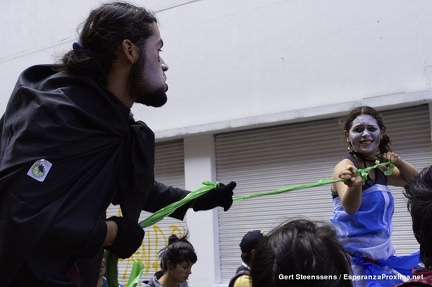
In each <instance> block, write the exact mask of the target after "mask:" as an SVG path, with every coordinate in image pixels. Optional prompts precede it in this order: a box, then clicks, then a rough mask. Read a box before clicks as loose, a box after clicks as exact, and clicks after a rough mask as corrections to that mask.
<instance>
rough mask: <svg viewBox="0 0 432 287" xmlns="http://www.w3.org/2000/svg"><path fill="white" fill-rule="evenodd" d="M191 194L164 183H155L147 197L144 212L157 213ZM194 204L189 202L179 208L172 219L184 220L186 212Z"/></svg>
mask: <svg viewBox="0 0 432 287" xmlns="http://www.w3.org/2000/svg"><path fill="white" fill-rule="evenodd" d="M189 193H190V192H189V191H187V190H184V189H181V188H178V187H173V186H167V185H165V184H163V183H160V182H157V181H154V183H153V186H152V188H151V191H150V192H149V195H148V197H147V200H146V203H145V204H144V206H143V210H145V211H148V212H156V211H158V210H159V209H161V208H163V207H165V206H167V205H169V204H171V203H173V202H176V201H179V200H180V199H182V198H183V197H185V196H186V195H187V194H189ZM191 204H192V202H188V203H186V204H185V205H183V206H181V207H179V208H177V209H176V210H175V211H174V212H173V213H172V214H171V215H170V217H173V218H176V219H180V220H183V218H184V216H185V215H186V212H187V210H188V208H189V207H190V205H191Z"/></svg>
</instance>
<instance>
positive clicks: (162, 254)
mask: <svg viewBox="0 0 432 287" xmlns="http://www.w3.org/2000/svg"><path fill="white" fill-rule="evenodd" d="M187 238H188V234H187V233H186V234H184V235H183V236H182V237H181V238H178V237H177V235H175V234H173V235H171V236H170V237H169V238H168V245H167V246H166V247H165V248H163V249H161V250H160V251H159V258H160V267H161V269H162V271H163V273H165V271H167V269H168V266H167V262H168V260H169V261H170V262H171V264H172V265H173V266H176V265H177V264H179V263H182V262H185V261H189V262H191V263H195V262H197V260H198V257H197V255H196V253H195V249H194V248H193V246H192V244H191V243H190V242H189V241H188V240H187Z"/></svg>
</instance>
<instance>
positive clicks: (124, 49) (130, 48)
mask: <svg viewBox="0 0 432 287" xmlns="http://www.w3.org/2000/svg"><path fill="white" fill-rule="evenodd" d="M121 53H122V54H123V56H124V57H125V58H126V59H127V60H128V61H130V62H131V63H132V64H133V63H135V61H137V60H138V55H139V48H138V46H137V45H135V44H134V43H132V41H131V40H129V39H125V40H123V41H122V42H121Z"/></svg>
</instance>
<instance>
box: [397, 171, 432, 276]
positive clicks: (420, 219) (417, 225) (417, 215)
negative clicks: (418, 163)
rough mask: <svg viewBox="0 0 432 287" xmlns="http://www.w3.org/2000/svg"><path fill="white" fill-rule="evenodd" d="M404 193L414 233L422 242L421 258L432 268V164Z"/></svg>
mask: <svg viewBox="0 0 432 287" xmlns="http://www.w3.org/2000/svg"><path fill="white" fill-rule="evenodd" d="M404 195H405V196H406V198H407V199H408V202H407V207H408V211H409V212H410V213H411V218H412V229H413V233H414V236H415V238H416V239H417V242H418V243H419V244H420V259H421V261H422V262H423V264H424V265H425V266H426V267H429V268H432V228H431V221H432V166H430V167H428V168H424V169H423V170H422V171H421V172H420V173H419V174H418V175H417V177H416V179H415V180H414V181H413V182H411V183H410V184H409V185H407V186H406V187H405V191H404Z"/></svg>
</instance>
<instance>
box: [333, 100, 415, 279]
mask: <svg viewBox="0 0 432 287" xmlns="http://www.w3.org/2000/svg"><path fill="white" fill-rule="evenodd" d="M343 128H344V131H343V133H344V138H345V139H346V141H347V143H348V148H349V149H350V152H349V154H348V156H347V157H346V158H344V159H343V160H341V161H340V162H339V163H338V164H337V165H336V167H335V168H334V171H333V179H342V181H339V182H336V183H333V184H332V186H331V192H332V197H333V205H334V215H333V217H332V218H331V219H330V222H331V223H332V224H333V225H334V226H335V227H336V228H337V231H338V239H339V241H340V242H341V244H342V246H343V247H344V248H345V250H346V251H348V252H349V253H350V255H351V259H352V274H351V276H353V277H352V279H353V281H354V286H394V285H396V284H398V283H401V282H402V281H403V280H404V279H405V277H404V276H411V275H412V273H411V272H412V268H414V267H417V265H418V263H419V262H420V259H419V255H418V253H414V254H412V255H408V256H394V254H395V249H394V248H393V245H392V243H391V233H392V217H393V212H394V200H393V196H392V194H391V192H390V190H389V188H388V185H393V186H401V187H403V186H405V185H407V184H409V183H410V182H411V181H412V180H413V179H414V178H415V177H416V175H417V174H418V172H417V170H416V169H415V168H414V166H412V165H411V164H409V163H408V162H406V161H405V160H403V159H402V158H401V157H400V156H399V155H397V154H396V153H394V152H393V151H392V150H391V149H390V138H389V137H388V135H387V134H386V127H385V125H384V121H383V118H382V116H381V115H380V114H379V113H378V112H377V111H376V110H375V109H373V108H371V107H368V106H361V107H357V108H355V109H353V110H352V111H351V112H350V113H349V114H348V115H347V117H346V118H345V119H344V121H343ZM378 162H391V163H393V164H394V165H395V168H394V170H393V172H392V174H391V175H389V176H386V175H384V171H385V169H386V167H381V168H375V169H372V170H371V171H370V173H369V174H368V177H367V179H366V180H365V182H363V181H362V178H361V176H360V175H359V174H357V173H356V170H357V169H364V168H367V167H370V166H373V165H375V164H376V163H378Z"/></svg>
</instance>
